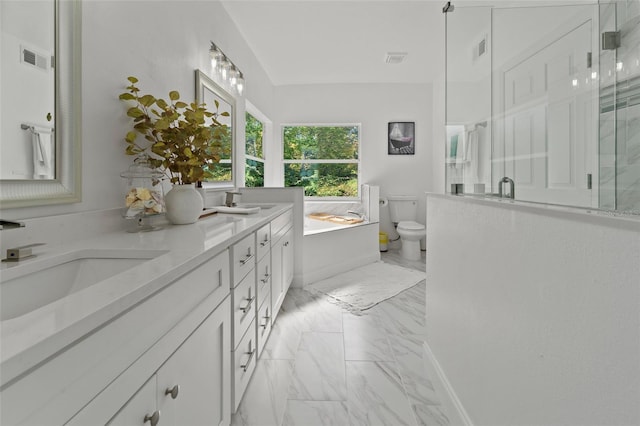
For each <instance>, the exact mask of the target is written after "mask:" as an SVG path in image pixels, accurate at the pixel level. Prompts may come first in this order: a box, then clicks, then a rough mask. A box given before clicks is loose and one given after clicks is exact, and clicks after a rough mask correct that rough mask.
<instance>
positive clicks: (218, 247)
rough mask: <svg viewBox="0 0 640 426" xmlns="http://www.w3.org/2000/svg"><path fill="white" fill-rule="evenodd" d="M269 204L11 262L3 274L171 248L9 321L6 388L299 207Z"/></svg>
mask: <svg viewBox="0 0 640 426" xmlns="http://www.w3.org/2000/svg"><path fill="white" fill-rule="evenodd" d="M269 206H270V208H268V209H266V208H265V209H261V210H260V212H259V213H256V214H250V215H243V214H222V213H217V214H215V215H211V216H208V217H205V218H202V219H200V220H199V221H198V222H196V223H194V224H191V225H177V226H172V225H168V226H166V227H165V228H164V229H162V230H158V231H153V232H142V233H127V232H125V231H118V232H112V233H108V234H103V235H100V236H97V237H95V238H92V239H87V240H83V241H76V242H72V243H69V244H61V245H56V246H52V247H48V246H42V247H37V248H34V253H36V257H34V258H30V259H25V260H23V261H20V262H17V263H3V264H2V265H1V266H0V276H1V275H2V274H3V272H5V271H8V270H10V269H12V268H29V267H30V266H32V265H33V264H34V262H42V261H46V260H47V259H51V258H53V257H56V256H59V255H63V254H65V253H70V252H75V251H78V250H90V249H91V250H94V249H97V250H101V249H108V250H113V249H116V250H119V249H122V250H131V249H135V250H162V251H166V253H164V254H160V255H159V256H158V257H155V258H153V259H151V260H149V261H145V262H143V263H142V264H140V265H138V266H135V267H133V268H130V269H127V270H124V271H123V272H121V273H118V274H116V275H114V276H112V277H110V278H107V279H106V280H104V281H101V282H99V283H97V284H94V285H92V286H90V287H88V288H86V289H83V290H81V291H78V292H76V293H73V294H71V295H69V296H67V297H64V298H62V299H59V300H57V301H55V302H53V303H50V304H48V305H45V306H43V307H41V308H39V309H36V310H34V311H32V312H29V313H28V314H25V315H22V316H19V317H16V318H12V319H8V320H5V321H1V322H0V333H1V334H0V338H1V340H0V369H1V370H2V375H1V376H0V386H4V385H5V384H6V383H8V382H10V381H12V380H13V379H14V378H16V377H18V376H20V375H21V374H23V373H24V372H26V371H28V370H29V369H30V368H32V367H34V366H36V365H38V363H40V362H42V361H44V360H46V359H47V358H48V357H50V356H52V355H53V354H55V353H56V352H58V351H60V350H62V349H64V348H65V347H66V346H67V345H69V344H72V343H73V342H75V341H76V340H78V339H81V338H82V337H83V336H85V335H86V334H88V333H91V332H92V331H93V330H95V329H96V328H98V327H100V326H101V325H103V324H105V323H106V322H108V321H110V320H111V319H113V318H115V317H117V316H118V315H120V314H122V313H123V312H125V311H126V310H127V309H129V308H131V307H132V306H135V305H136V304H137V303H139V302H140V301H142V300H144V299H145V298H147V297H149V296H150V295H152V294H154V293H155V292H157V291H158V290H160V289H162V288H164V287H165V286H167V285H168V284H170V283H172V282H173V281H175V280H176V279H178V278H179V277H181V276H182V275H184V274H185V273H187V272H189V271H190V270H192V269H194V268H195V267H196V266H198V265H200V264H202V263H203V262H205V261H207V260H208V259H211V258H212V257H214V256H215V255H217V254H218V253H220V252H222V251H224V250H225V249H226V248H227V247H229V246H231V245H233V244H234V243H235V242H237V241H239V240H240V239H242V238H244V237H245V236H247V235H249V234H250V233H251V232H254V231H255V230H257V229H258V228H260V227H261V226H262V225H264V224H265V223H268V222H269V221H271V220H273V219H274V218H276V217H277V216H279V215H280V214H282V213H283V212H285V211H286V210H287V209H289V208H291V207H292V205H291V204H288V203H270V204H269Z"/></svg>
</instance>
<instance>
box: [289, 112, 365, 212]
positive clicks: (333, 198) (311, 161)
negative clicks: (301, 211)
mask: <svg viewBox="0 0 640 426" xmlns="http://www.w3.org/2000/svg"><path fill="white" fill-rule="evenodd" d="M286 127H357V128H358V158H356V159H348V160H346V159H309V160H288V159H285V158H284V129H285V128H286ZM361 153H362V123H354V122H347V123H283V124H281V125H280V158H281V161H282V163H281V164H280V177H281V179H282V186H283V187H286V186H285V181H284V168H285V166H286V165H287V164H356V165H357V167H358V173H357V179H358V184H357V187H358V193H357V195H356V196H355V197H337V196H330V197H318V196H307V195H305V196H304V199H305V200H307V201H359V200H360V199H361V193H360V186H361V185H362V168H361V157H362V156H361ZM286 188H288V187H286Z"/></svg>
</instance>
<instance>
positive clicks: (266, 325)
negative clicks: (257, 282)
mask: <svg viewBox="0 0 640 426" xmlns="http://www.w3.org/2000/svg"><path fill="white" fill-rule="evenodd" d="M270 299H271V294H270V293H267V297H266V298H265V301H264V303H263V304H262V305H261V306H260V309H258V316H257V317H256V334H257V342H258V357H260V356H261V355H262V350H263V349H264V344H265V343H266V342H267V338H268V337H269V333H271V324H272V323H271V300H270Z"/></svg>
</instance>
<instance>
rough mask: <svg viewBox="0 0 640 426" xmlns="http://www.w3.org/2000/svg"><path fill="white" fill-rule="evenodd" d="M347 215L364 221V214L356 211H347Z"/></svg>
mask: <svg viewBox="0 0 640 426" xmlns="http://www.w3.org/2000/svg"><path fill="white" fill-rule="evenodd" d="M347 214H352V215H354V216H358V217H359V218H360V219H362V220H364V214H362V213H360V212H357V211H355V210H347Z"/></svg>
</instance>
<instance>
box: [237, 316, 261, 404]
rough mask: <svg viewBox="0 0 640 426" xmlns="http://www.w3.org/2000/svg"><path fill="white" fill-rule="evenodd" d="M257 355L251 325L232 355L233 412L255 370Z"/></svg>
mask: <svg viewBox="0 0 640 426" xmlns="http://www.w3.org/2000/svg"><path fill="white" fill-rule="evenodd" d="M257 361H258V353H257V347H256V333H255V323H251V325H250V328H249V331H247V333H245V335H244V337H243V338H242V340H241V341H240V345H238V348H237V349H236V350H235V351H234V353H233V376H234V380H233V411H234V412H235V411H236V410H237V409H238V405H240V400H241V399H242V395H243V394H244V391H245V389H247V385H248V384H249V380H251V375H252V374H253V370H255V368H256V362H257Z"/></svg>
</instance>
